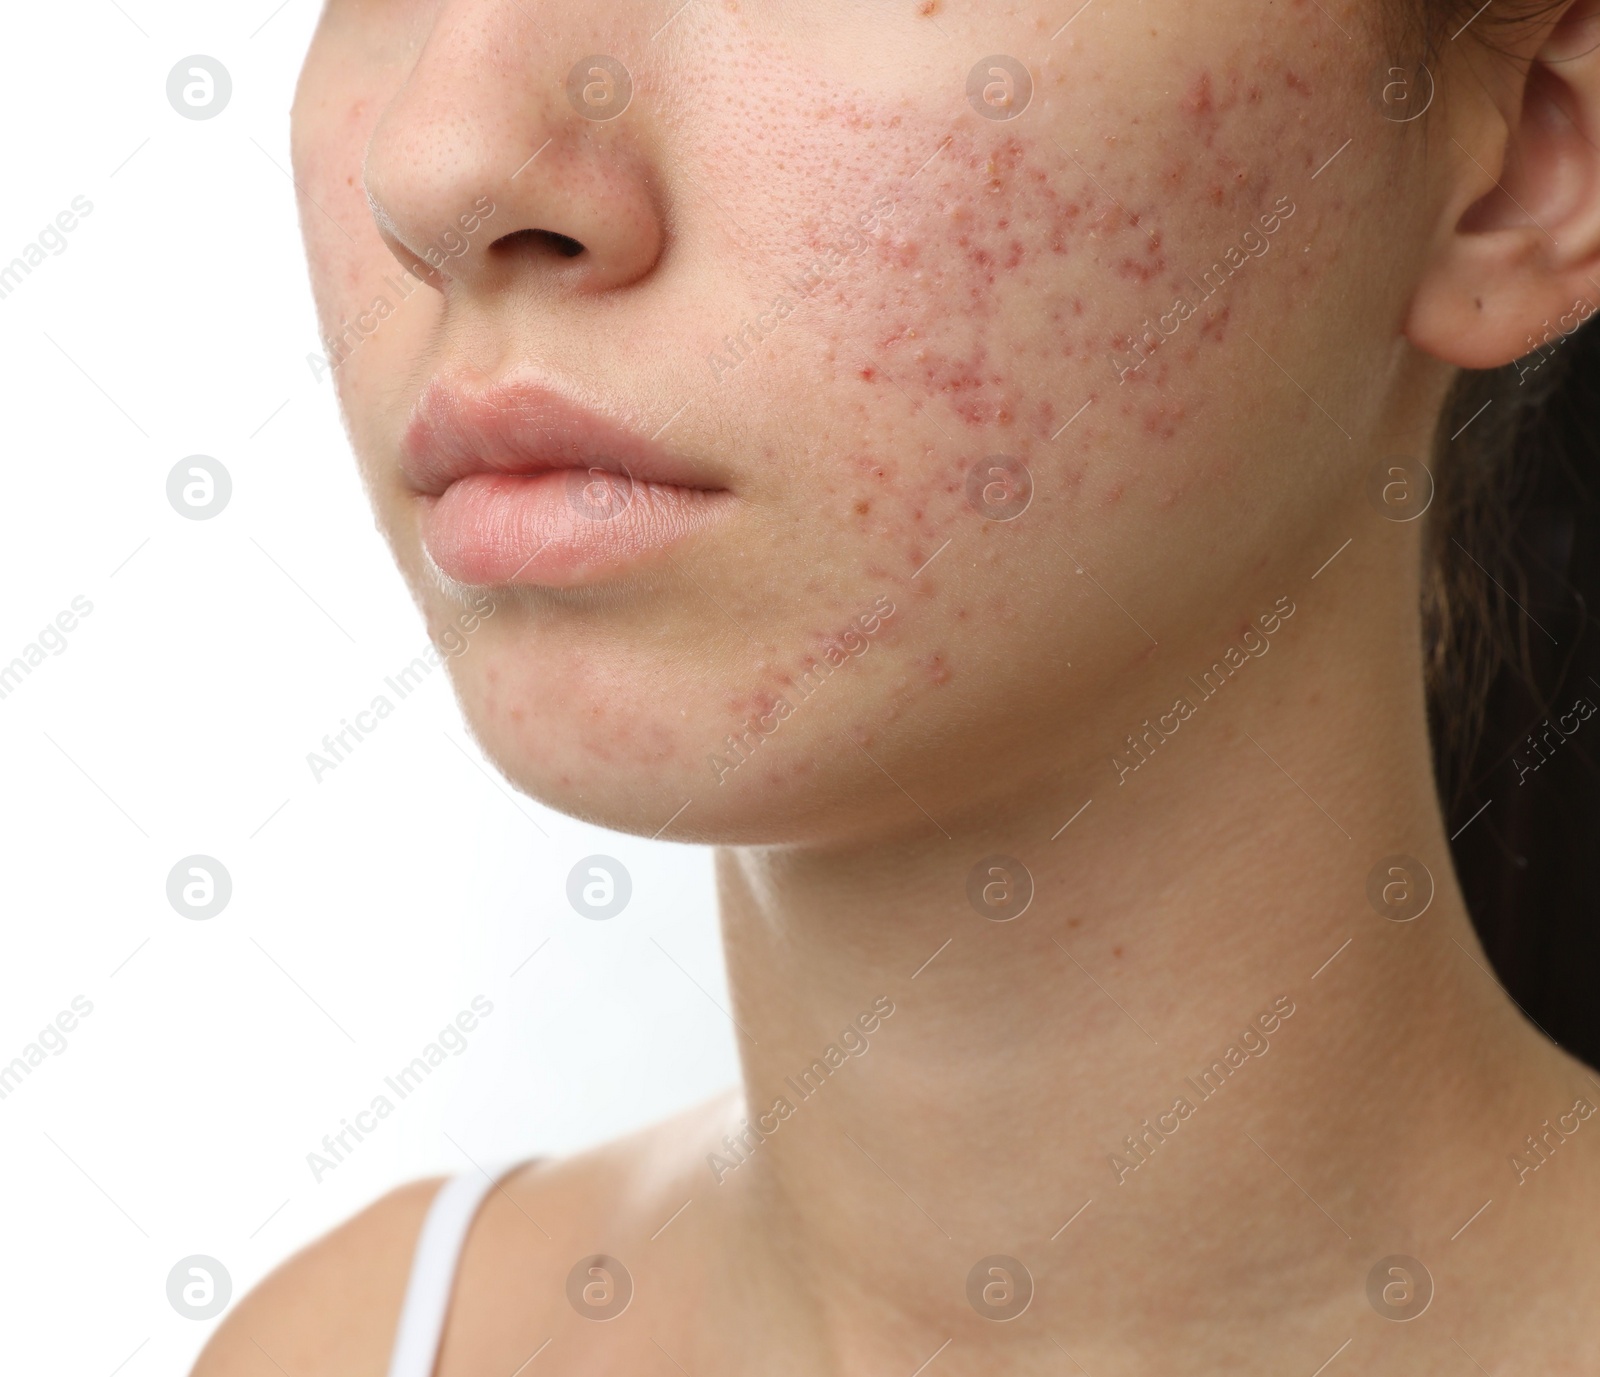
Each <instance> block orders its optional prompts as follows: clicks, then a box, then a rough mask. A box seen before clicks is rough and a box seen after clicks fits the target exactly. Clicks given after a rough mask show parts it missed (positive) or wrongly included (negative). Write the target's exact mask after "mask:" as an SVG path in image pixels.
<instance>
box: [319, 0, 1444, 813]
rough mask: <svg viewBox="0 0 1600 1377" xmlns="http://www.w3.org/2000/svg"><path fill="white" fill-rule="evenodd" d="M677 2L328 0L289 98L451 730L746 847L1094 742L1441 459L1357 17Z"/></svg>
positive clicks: (1403, 141) (988, 803) (1369, 50)
mask: <svg viewBox="0 0 1600 1377" xmlns="http://www.w3.org/2000/svg"><path fill="white" fill-rule="evenodd" d="M679 6H680V0H606V2H605V3H601V4H595V5H574V4H568V3H560V4H557V3H550V0H330V3H329V4H328V7H327V11H326V13H325V15H324V17H323V19H322V23H321V27H320V29H319V30H318V34H317V37H316V40H315V43H314V45H313V47H312V50H311V53H310V56H309V59H308V61H307V64H306V69H305V73H304V76H303V78H302V81H301V85H300V91H299V95H298V98H297V101H296V107H295V129H294V147H295V162H296V169H297V179H298V182H299V185H300V189H301V198H302V221H303V224H304V230H305V236H306V240H307V244H308V247H309V253H310V260H311V270H312V277H313V282H314V286H315V291H316V297H317V303H318V308H319V311H320V316H321V325H322V329H323V333H324V336H325V340H326V345H325V347H326V352H327V355H328V360H329V363H330V366H331V367H332V369H333V376H334V377H335V379H336V381H337V384H338V388H339V393H340V397H341V400H342V402H343V405H344V408H345V411H346V414H347V416H348V419H349V425H350V431H351V435H352V437H353V440H354V444H355V449H356V452H357V454H358V455H359V457H360V461H361V465H362V468H363V471H364V474H365V477H366V481H367V484H368V486H369V488H370V491H371V495H372V499H373V502H374V504H375V505H376V508H377V511H378V516H379V520H380V522H381V524H382V526H383V529H384V530H385V532H386V533H387V535H388V538H389V540H390V541H391V543H392V544H393V546H394V549H395V552H396V555H397V557H398V559H399V562H400V565H401V567H402V569H403V570H404V573H405V575H406V577H407V579H408V581H409V583H410V585H411V587H412V588H413V590H414V591H415V594H416V596H417V598H418V600H419V602H420V603H421V605H422V607H423V610H424V612H425V614H426V616H427V619H428V621H429V624H430V627H431V628H432V631H433V634H434V636H435V639H436V641H437V642H438V644H439V645H440V647H441V649H442V650H444V651H445V652H446V653H447V654H448V655H449V657H450V658H449V663H450V665H451V667H452V670H453V673H454V677H455V682H456V684H457V687H458V690H459V693H460V695H461V699H462V702H463V704H464V706H465V709H466V712H467V714H468V716H469V717H470V719H471V721H472V722H473V724H474V726H475V728H476V730H477V732H478V734H479V736H480V738H481V740H482V742H483V744H484V746H485V748H486V749H487V750H488V751H489V752H490V754H491V755H492V756H493V757H494V758H495V759H496V760H497V762H498V763H499V764H500V765H501V767H502V768H503V769H504V770H505V771H506V772H507V774H508V775H509V776H510V777H511V778H512V779H513V780H514V781H516V782H517V783H518V784H519V785H521V786H522V787H524V788H525V789H527V790H528V792H530V793H531V794H533V795H535V796H537V797H539V798H541V799H544V800H546V801H547V802H549V803H551V804H552V805H554V806H556V807H559V808H562V809H566V810H568V811H571V812H574V813H578V814H581V815H584V816H587V817H590V818H593V819H595V820H597V821H600V822H602V823H606V824H608V825H611V826H614V827H619V828H624V829H629V830H635V831H640V832H645V833H650V834H654V833H656V832H657V831H658V830H659V829H663V828H665V833H664V834H665V835H669V836H675V837H682V838H688V839H705V840H717V841H732V842H783V841H801V840H807V841H816V840H828V839H843V838H849V837H852V836H860V835H861V833H862V829H863V828H864V827H871V828H874V829H877V830H880V831H881V830H883V829H886V828H888V827H891V826H894V827H899V826H904V827H907V828H909V827H913V826H915V827H920V828H929V829H930V833H931V827H932V826H934V825H938V826H941V827H945V828H949V827H950V826H951V824H952V823H955V822H957V821H959V820H960V818H961V817H962V815H963V813H964V812H965V811H966V810H981V809H992V808H993V807H994V806H995V805H996V803H997V801H999V799H1000V797H1001V796H1002V795H1004V794H1018V795H1025V794H1026V792H1027V791H1028V790H1029V788H1030V786H1033V785H1035V784H1036V782H1037V781H1038V779H1039V777H1040V776H1041V774H1042V773H1043V772H1044V771H1046V770H1047V769H1048V770H1052V771H1056V770H1060V769H1061V768H1062V767H1063V766H1070V765H1072V764H1074V763H1076V762H1088V763H1089V768H1095V769H1106V768H1108V767H1107V766H1105V764H1104V761H1105V760H1106V759H1107V758H1108V757H1109V756H1110V754H1111V753H1112V752H1113V751H1115V750H1117V749H1120V746H1121V740H1122V737H1123V736H1124V735H1125V734H1126V732H1127V731H1129V730H1130V729H1132V727H1133V725H1134V723H1135V722H1137V721H1138V719H1139V718H1141V717H1143V716H1144V715H1146V714H1147V713H1148V712H1149V711H1151V709H1152V708H1153V707H1158V706H1163V705H1164V702H1165V699H1163V700H1162V702H1160V703H1158V702H1155V701H1154V700H1152V699H1150V698H1149V697H1148V691H1149V690H1151V689H1160V690H1161V692H1165V690H1164V689H1161V686H1162V685H1170V681H1171V680H1172V679H1173V678H1174V669H1175V667H1176V670H1177V675H1176V677H1177V678H1178V679H1179V680H1181V678H1182V674H1183V672H1184V670H1186V669H1187V668H1188V667H1190V666H1191V665H1192V663H1193V662H1194V661H1195V659H1196V658H1197V657H1198V658H1200V659H1201V660H1202V662H1203V661H1204V658H1205V657H1206V656H1208V655H1210V654H1211V652H1213V651H1214V650H1215V649H1216V648H1217V646H1218V645H1219V644H1226V643H1227V641H1228V640H1229V639H1230V638H1231V637H1232V635H1233V633H1234V632H1236V631H1237V630H1238V628H1239V626H1240V624H1241V623H1243V622H1244V621H1247V620H1249V619H1250V618H1252V617H1254V616H1256V615H1257V614H1259V613H1260V612H1262V611H1263V610H1266V609H1268V608H1270V607H1272V605H1273V603H1274V601H1275V600H1276V599H1277V598H1279V597H1280V596H1283V595H1288V597H1289V598H1290V599H1291V600H1292V599H1293V598H1294V597H1295V596H1296V595H1297V594H1299V593H1302V592H1304V591H1305V589H1306V588H1307V586H1308V579H1309V577H1310V575H1311V573H1312V572H1313V571H1314V570H1315V569H1316V567H1317V565H1318V564H1320V563H1321V562H1322V561H1323V559H1324V558H1326V556H1327V555H1328V554H1330V553H1331V552H1332V551H1333V550H1334V549H1335V548H1337V547H1338V546H1339V544H1340V542H1341V541H1343V540H1344V539H1345V538H1346V537H1347V536H1348V535H1349V534H1351V532H1352V530H1355V529H1356V526H1355V525H1354V524H1353V523H1359V522H1360V521H1363V520H1364V521H1365V522H1366V523H1369V524H1370V523H1374V522H1377V518H1376V517H1375V516H1374V515H1373V513H1372V512H1371V510H1370V508H1368V507H1367V506H1366V499H1365V497H1364V492H1365V489H1366V480H1367V476H1368V474H1369V473H1370V472H1371V471H1372V469H1373V468H1374V466H1375V465H1377V464H1378V462H1379V461H1380V460H1381V459H1383V458H1384V457H1385V456H1386V455H1389V454H1393V453H1394V452H1395V446H1396V444H1403V445H1413V446H1414V445H1420V444H1421V443H1422V441H1423V438H1424V437H1423V436H1422V434H1421V433H1420V432H1418V433H1413V431H1416V430H1417V423H1416V422H1415V421H1412V422H1411V423H1410V426H1409V428H1407V427H1405V426H1398V425H1397V423H1396V420H1395V416H1396V414H1397V412H1398V411H1399V410H1401V408H1398V407H1397V405H1396V402H1397V398H1399V397H1400V396H1401V394H1402V393H1407V394H1409V396H1410V397H1411V398H1412V399H1413V400H1414V398H1415V396H1416V395H1417V393H1418V383H1419V378H1424V380H1425V381H1430V385H1431V377H1432V375H1431V373H1428V374H1426V376H1425V377H1424V374H1423V373H1420V372H1419V371H1418V370H1419V369H1420V368H1421V365H1420V364H1419V363H1418V362H1417V361H1416V356H1415V355H1413V354H1411V353H1410V352H1409V350H1408V348H1407V346H1405V345H1404V344H1403V343H1402V342H1401V339H1400V329H1401V323H1402V320H1403V318H1404V311H1405V306H1406V298H1407V295H1408V292H1409V288H1410V284H1411V282H1412V281H1413V279H1414V274H1415V272H1416V269H1417V263H1418V256H1419V254H1420V249H1421V246H1422V242H1423V240H1424V239H1425V237H1426V234H1425V229H1426V225H1427V222H1428V206H1427V205H1426V204H1425V193H1424V192H1422V191H1421V190H1418V189H1416V188H1417V187H1418V186H1419V179H1417V178H1416V177H1415V175H1414V173H1415V169H1417V168H1419V167H1420V166H1421V161H1420V159H1421V153H1422V135H1421V132H1420V130H1421V124H1420V122H1419V123H1404V122H1402V120H1403V117H1404V115H1405V114H1407V113H1410V110H1411V109H1413V108H1416V106H1415V97H1414V96H1413V95H1411V94H1409V93H1407V92H1406V91H1405V90H1404V89H1403V88H1402V87H1398V86H1396V85H1395V80H1396V78H1394V77H1389V76H1388V75H1387V68H1388V66H1389V63H1388V61H1387V59H1386V58H1385V55H1384V50H1383V48H1382V45H1381V44H1380V43H1379V42H1378V41H1377V39H1376V38H1375V36H1374V34H1373V31H1372V29H1373V26H1372V23H1371V20H1372V15H1371V14H1369V13H1368V10H1369V9H1371V8H1372V7H1370V6H1357V5H1353V4H1350V3H1336V2H1335V0H1325V2H1324V3H1322V4H1316V3H1310V0H1281V2H1280V3H1267V2H1266V0H1209V3H1206V4H1203V5H1201V4H1195V3H1192V0H1144V3H1140V4H1113V3H1107V0H1088V3H1086V4H1085V3H1082V0H1066V3H1054V2H1052V3H1042V2H1041V3H1038V4H1032V3H1014V4H1010V5H1006V6H1003V7H992V8H993V11H994V14H993V15H989V14H985V13H983V11H984V10H986V9H990V8H991V7H985V6H973V5H967V4H953V3H948V2H947V0H808V3H807V4H805V5H798V4H793V3H787V2H786V0H688V3H686V4H682V6H681V8H680V7H679ZM1399 75H1400V74H1397V77H1398V76H1399ZM1386 85H1387V87H1388V89H1387V91H1385V86H1386ZM1408 101H1410V102H1411V105H1410V106H1409V107H1408V104H1407V102H1408ZM579 246H581V251H580V248H579ZM397 260H398V261H397ZM402 263H403V264H407V265H410V266H411V267H412V268H413V269H414V272H412V273H408V272H407V271H406V270H405V268H403V267H402ZM1424 390H1426V389H1424ZM1402 431H1403V433H1402ZM1402 452H1403V451H1402ZM1413 452H1415V451H1413ZM551 469H556V470H564V472H556V473H553V474H552V473H550V472H548V471H549V470H551ZM535 470H545V471H546V474H545V476H544V477H542V478H540V477H533V476H530V474H531V473H532V471H535ZM495 475H498V476H495ZM1377 524H1379V525H1385V524H1386V523H1381V522H1379V523H1377ZM1389 529H1391V530H1394V529H1396V528H1395V527H1393V526H1390V527H1389ZM1406 529H1407V530H1409V529H1410V528H1406ZM1158 642H1159V645H1158V644H1157V643H1158ZM1160 696H1161V693H1157V697H1158V698H1159V697H1160ZM1109 779H1110V776H1109V775H1108V776H1107V782H1109ZM912 800H915V802H914V803H913V802H912ZM927 815H931V816H932V817H933V818H937V819H939V820H940V821H939V823H937V824H932V823H930V821H929V818H928V816H927Z"/></svg>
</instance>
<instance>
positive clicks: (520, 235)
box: [489, 229, 583, 258]
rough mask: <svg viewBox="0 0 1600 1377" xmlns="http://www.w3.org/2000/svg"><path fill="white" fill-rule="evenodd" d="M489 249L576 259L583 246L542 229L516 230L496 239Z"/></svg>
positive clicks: (563, 235)
mask: <svg viewBox="0 0 1600 1377" xmlns="http://www.w3.org/2000/svg"><path fill="white" fill-rule="evenodd" d="M489 247H490V248H491V249H499V250H501V251H502V252H507V253H532V254H543V253H555V254H558V255H560V256H561V257H562V258H576V257H577V256H578V255H579V254H580V253H582V252H583V245H582V244H580V243H579V242H578V241H577V240H576V239H572V238H569V237H568V236H567V235H565V234H557V233H556V232H555V231H554V230H542V229H523V230H517V231H516V233H514V234H507V235H503V236H502V237H501V238H499V239H496V240H495V241H494V243H493V244H491V245H490V246H489Z"/></svg>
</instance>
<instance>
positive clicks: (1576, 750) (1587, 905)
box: [1401, 0, 1600, 1065]
mask: <svg viewBox="0 0 1600 1377" xmlns="http://www.w3.org/2000/svg"><path fill="white" fill-rule="evenodd" d="M1401 3H1402V5H1403V8H1404V10H1405V11H1406V13H1405V14H1404V16H1403V22H1404V24H1405V25H1407V26H1408V34H1407V36H1408V38H1409V39H1410V40H1411V41H1412V42H1416V41H1420V42H1421V43H1422V44H1423V45H1424V47H1425V51H1426V52H1427V53H1428V54H1436V53H1438V52H1439V51H1440V49H1441V45H1442V44H1444V43H1447V42H1450V41H1452V39H1451V35H1453V34H1455V33H1457V31H1458V30H1459V29H1460V26H1461V25H1462V24H1463V23H1465V22H1466V21H1467V20H1468V19H1469V18H1470V17H1471V16H1472V14H1473V12H1474V11H1475V10H1476V9H1477V6H1478V0H1401ZM1562 8H1564V3H1555V4H1552V3H1548V2H1539V3H1535V2H1534V0H1526V2H1525V3H1521V4H1518V3H1516V2H1515V0H1501V3H1498V4H1496V5H1495V6H1493V8H1492V10H1488V11H1485V12H1484V13H1483V14H1482V15H1481V17H1480V18H1478V19H1477V20H1476V21H1475V22H1474V28H1475V29H1478V32H1476V33H1475V34H1474V35H1473V38H1474V41H1476V42H1478V43H1480V44H1485V45H1489V46H1490V47H1494V46H1495V45H1496V44H1497V43H1503V42H1504V39H1505V37H1506V33H1507V30H1508V28H1510V27H1514V26H1516V25H1518V24H1523V23H1528V22H1536V21H1538V20H1540V19H1543V18H1545V17H1547V16H1548V15H1550V14H1552V13H1554V12H1555V11H1558V10H1560V9H1562ZM1478 26H1481V28H1479V27H1478ZM1411 51H1413V52H1415V51H1416V49H1415V48H1414V47H1413V48H1412V49H1411ZM1424 60H1426V58H1424ZM1597 312H1600V286H1597V287H1596V290H1595V291H1594V292H1593V293H1592V294H1590V293H1585V299H1584V300H1583V301H1582V302H1574V303H1573V308H1572V310H1571V311H1569V313H1568V314H1567V315H1566V316H1565V317H1564V318H1563V317H1558V318H1557V319H1555V320H1552V321H1549V322H1541V323H1540V324H1539V325H1538V326H1536V327H1535V329H1534V332H1533V333H1532V335H1531V336H1530V339H1529V346H1530V347H1529V352H1528V353H1527V355H1526V356H1525V357H1524V358H1522V359H1520V360H1518V361H1517V362H1516V363H1512V364H1508V365H1507V366H1506V367H1504V368H1498V369H1492V370H1487V371H1465V372H1463V373H1462V374H1461V375H1460V376H1459V377H1458V378H1457V380H1456V383H1455V385H1454V387H1453V389H1452V390H1451V393H1450V396H1449V400H1448V401H1447V403H1446V405H1445V408H1444V413H1443V416H1442V417H1441V420H1440V423H1439V430H1438V434H1437V436H1436V437H1435V442H1434V454H1433V460H1432V463H1431V468H1432V470H1433V473H1434V476H1435V481H1436V485H1437V487H1436V494H1435V498H1434V504H1433V507H1432V509H1431V510H1430V511H1429V514H1428V517H1427V520H1428V522H1429V527H1428V532H1427V538H1428V539H1427V549H1428V564H1427V569H1426V574H1425V581H1424V588H1423V608H1422V610H1423V620H1424V628H1425V632H1426V645H1427V655H1428V658H1427V689H1428V706H1429V722H1430V727H1431V731H1432V737H1433V751H1434V762H1435V774H1436V778H1437V781H1438V786H1439V796H1440V800H1441V802H1442V804H1443V807H1444V811H1445V818H1446V825H1447V827H1448V829H1449V831H1450V833H1451V850H1452V853H1453V855H1454V859H1455V866H1456V872H1457V874H1458V876H1459V877H1460V880H1461V885H1462V889H1463V891H1464V893H1465V896H1466V900H1467V905H1468V908H1469V910H1470V911H1471V914H1472V919H1473V923H1474V924H1475V926H1476V927H1477V930H1478V934H1479V936H1480V937H1481V939H1482V941H1483V944H1484V947H1485V949H1486V950H1487V952H1488V954H1489V957H1490V960H1491V961H1492V962H1493V964H1494V967H1495V970H1496V972H1497V973H1498V975H1499V977H1500V979H1501V981H1502V982H1503V983H1504V985H1505V987H1506V989H1507V991H1508V992H1509V993H1510V995H1511V997H1512V998H1513V999H1515V1000H1516V1001H1517V1003H1518V1004H1519V1005H1521V1007H1522V1009H1523V1011H1524V1012H1525V1013H1526V1014H1527V1015H1528V1017H1529V1018H1530V1019H1531V1020H1532V1021H1533V1022H1534V1023H1535V1024H1537V1025H1538V1026H1539V1027H1540V1028H1542V1029H1543V1030H1544V1031H1545V1032H1546V1033H1547V1034H1548V1035H1549V1036H1550V1037H1551V1038H1553V1039H1554V1040H1555V1041H1556V1042H1558V1043H1560V1044H1561V1045H1563V1046H1564V1047H1566V1048H1567V1050H1568V1051H1570V1052H1572V1053H1573V1054H1574V1055H1576V1056H1579V1057H1581V1058H1583V1059H1584V1060H1585V1061H1587V1062H1589V1063H1590V1064H1591V1065H1595V1064H1600V998H1597V996H1596V988H1597V986H1600V921H1597V918H1600V771H1597V770H1596V768H1595V761H1596V756H1597V755H1600V634H1597V633H1600V622H1597V620H1596V612H1597V611H1600V494H1597V491H1596V485H1597V483H1600V329H1597V327H1596V326H1594V325H1583V324H1582V321H1583V320H1586V319H1588V317H1589V316H1590V315H1591V314H1594V313H1597Z"/></svg>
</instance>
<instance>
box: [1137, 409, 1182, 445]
mask: <svg viewBox="0 0 1600 1377" xmlns="http://www.w3.org/2000/svg"><path fill="white" fill-rule="evenodd" d="M1188 414H1189V408H1188V407H1187V406H1185V405H1184V404H1183V403H1182V402H1162V403H1160V404H1159V405H1157V406H1154V407H1151V408H1150V410H1149V411H1147V412H1145V417H1144V428H1145V430H1146V431H1147V432H1148V433H1149V434H1151V435H1154V436H1156V437H1157V438H1158V439H1161V440H1170V439H1171V438H1172V437H1173V436H1174V435H1176V434H1177V433H1178V423H1179V422H1180V421H1182V420H1183V419H1184V418H1185V417H1186V416H1188Z"/></svg>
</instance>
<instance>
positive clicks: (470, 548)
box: [422, 469, 733, 587]
mask: <svg viewBox="0 0 1600 1377" xmlns="http://www.w3.org/2000/svg"><path fill="white" fill-rule="evenodd" d="M422 501H423V503H424V504H425V513H424V516H423V530H422V543H423V545H424V547H425V548H426V549H427V552H428V555H429V557H430V558H431V559H432V560H433V562H434V563H435V564H437V565H438V566H439V568H440V569H441V570H442V571H443V572H444V573H445V574H446V575H447V576H448V577H450V578H452V579H455V580H457V581H458V582H460V583H466V584H473V585H484V586H495V585H506V584H542V585H545V586H548V587H576V586H578V585H581V584H585V583H593V582H596V581H598V580H601V579H604V578H607V577H612V576H615V575H618V574H623V573H627V572H630V571H632V570H633V569H635V568H637V567H638V566H640V565H641V564H645V563H647V562H648V561H649V559H650V557H651V556H652V555H659V554H661V553H662V552H664V551H666V550H667V549H668V548H669V547H671V546H672V545H675V544H677V543H678V542H679V541H681V540H684V539H685V538H687V537H688V536H691V535H693V534H694V533H695V532H697V531H700V530H703V529H705V528H706V527H707V526H709V525H710V524H712V523H713V522H715V521H717V520H719V519H720V518H722V517H723V516H725V515H727V514H728V512H729V511H731V509H732V504H733V494H732V493H730V492H727V491H725V490H720V489H719V490H716V491H707V490H704V489H700V488H680V487H676V486H674V485H672V484H668V483H641V482H639V481H637V480H632V481H630V480H629V479H627V478H625V477H623V476H621V475H615V474H607V473H602V472H599V471H593V470H592V471H589V472H585V471H584V470H582V469H554V470H551V471H549V472H545V473H539V474H528V475H523V474H501V473H494V474H490V473H475V474H470V475H468V476H467V477H465V478H458V479H457V480H456V481H455V482H454V483H452V484H451V485H450V486H449V487H448V488H446V489H445V490H444V492H443V493H441V494H440V495H439V496H437V497H424V498H423V499H422Z"/></svg>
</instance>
